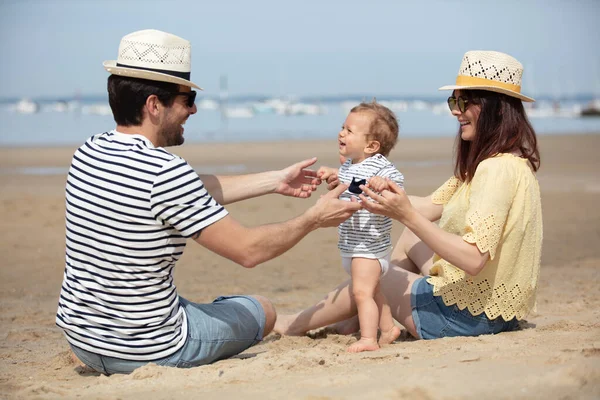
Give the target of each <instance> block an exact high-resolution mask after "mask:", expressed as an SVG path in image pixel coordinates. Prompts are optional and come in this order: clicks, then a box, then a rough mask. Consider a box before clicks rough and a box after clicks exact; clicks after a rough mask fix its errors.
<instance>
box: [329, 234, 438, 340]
mask: <svg viewBox="0 0 600 400" xmlns="http://www.w3.org/2000/svg"><path fill="white" fill-rule="evenodd" d="M432 258H433V251H432V250H431V249H430V248H429V246H427V245H426V244H425V243H423V242H422V241H421V239H419V237H418V236H417V235H415V234H414V233H413V232H412V231H411V230H410V229H408V228H404V231H403V232H402V234H401V235H400V239H398V242H397V243H396V246H395V247H394V251H393V252H392V256H391V260H390V272H391V270H392V269H393V268H394V267H396V268H397V269H398V268H399V269H402V270H405V271H408V272H411V273H413V274H417V275H418V274H421V275H423V276H425V275H429V270H430V269H431V267H432V266H433V262H432ZM390 272H388V274H387V275H386V276H384V277H383V278H382V284H383V285H384V286H385V288H386V289H385V290H384V292H383V294H384V295H385V296H386V299H387V300H388V304H389V298H388V297H387V296H388V293H389V294H390V295H394V293H391V291H393V289H394V287H393V283H392V284H389V283H385V282H386V281H387V280H388V279H389V278H388V275H390ZM396 275H398V274H394V276H395V277H394V278H393V279H394V282H396V280H398V279H399V278H397V277H396ZM414 280H416V278H415V279H413V281H414ZM411 288H412V283H411ZM394 297H397V296H396V295H394ZM408 300H409V302H410V292H409V294H408ZM395 304H396V308H397V307H398V306H399V304H400V300H399V299H396V300H395ZM409 305H410V304H409ZM392 315H393V316H394V318H395V319H396V320H397V321H398V322H400V323H401V324H403V323H402V321H401V320H400V319H399V318H398V316H399V314H398V312H397V311H393V310H392ZM410 319H411V320H412V316H411V318H410ZM403 325H404V324H403ZM330 328H331V330H333V331H334V332H338V333H339V334H341V335H349V334H351V333H355V332H358V330H359V328H360V327H359V324H358V317H357V316H354V317H352V318H349V319H347V320H344V321H340V322H337V323H335V324H333V325H331V327H330ZM411 334H412V332H411ZM394 340H395V339H394Z"/></svg>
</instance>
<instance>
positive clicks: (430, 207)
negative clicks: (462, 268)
mask: <svg viewBox="0 0 600 400" xmlns="http://www.w3.org/2000/svg"><path fill="white" fill-rule="evenodd" d="M408 200H409V201H410V203H411V204H412V205H413V207H414V208H415V209H416V210H417V211H418V212H419V214H421V215H422V216H424V217H425V218H427V220H429V221H431V222H435V221H437V220H439V219H440V218H441V217H442V211H444V206H443V205H441V204H435V203H434V202H432V201H431V195H429V196H427V197H420V196H408Z"/></svg>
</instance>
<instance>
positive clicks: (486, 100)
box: [454, 90, 540, 182]
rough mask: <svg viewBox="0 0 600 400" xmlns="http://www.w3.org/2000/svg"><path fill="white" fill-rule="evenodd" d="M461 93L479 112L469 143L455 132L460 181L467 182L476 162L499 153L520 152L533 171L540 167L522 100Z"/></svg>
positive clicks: (487, 93) (456, 172)
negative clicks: (472, 136) (476, 106)
mask: <svg viewBox="0 0 600 400" xmlns="http://www.w3.org/2000/svg"><path fill="white" fill-rule="evenodd" d="M460 93H461V96H462V97H464V98H466V99H467V100H468V101H469V102H470V103H471V104H478V105H480V106H481V112H480V114H479V119H478V120H477V126H476V127H475V129H476V132H477V133H476V135H475V138H474V139H473V140H472V141H466V140H462V138H461V131H460V128H459V130H458V136H457V138H456V143H455V147H456V149H455V151H456V164H455V166H454V175H455V176H456V177H457V178H458V179H459V180H461V181H464V182H470V181H471V180H472V179H473V176H474V175H475V170H476V169H477V166H478V165H479V163H480V162H482V161H483V160H485V159H488V158H490V157H494V156H495V155H497V154H499V153H520V155H521V157H523V158H526V159H528V160H529V162H530V163H531V165H532V167H533V170H534V171H537V170H538V169H539V168H540V152H539V150H538V145H537V138H536V135H535V131H534V130H533V127H532V126H531V123H530V122H529V119H528V118H527V114H525V108H524V107H523V103H522V102H521V100H519V99H517V98H515V97H511V96H507V95H505V94H502V93H496V92H490V91H487V90H461V92H460Z"/></svg>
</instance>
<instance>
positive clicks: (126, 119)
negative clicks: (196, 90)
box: [107, 75, 179, 126]
mask: <svg viewBox="0 0 600 400" xmlns="http://www.w3.org/2000/svg"><path fill="white" fill-rule="evenodd" d="M107 88H108V103H109V104H110V109H111V110H112V113H113V117H114V119H115V122H116V123H117V125H122V126H137V125H141V123H142V108H143V107H144V104H146V99H147V98H148V96H151V95H153V94H154V95H156V96H157V97H158V100H159V101H160V102H161V103H162V104H163V105H164V106H166V107H170V106H171V105H173V102H174V101H175V96H173V93H175V92H178V91H179V85H177V84H176V83H169V82H159V81H150V80H147V79H139V78H130V77H128V76H120V75H111V76H109V77H108V84H107Z"/></svg>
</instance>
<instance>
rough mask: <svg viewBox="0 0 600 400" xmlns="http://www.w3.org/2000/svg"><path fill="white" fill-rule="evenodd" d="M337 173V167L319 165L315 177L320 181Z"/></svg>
mask: <svg viewBox="0 0 600 400" xmlns="http://www.w3.org/2000/svg"><path fill="white" fill-rule="evenodd" d="M337 174H338V170H337V168H331V167H321V168H319V170H318V171H317V178H319V179H320V180H322V181H327V180H328V179H330V178H337Z"/></svg>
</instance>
